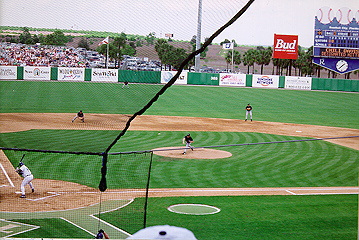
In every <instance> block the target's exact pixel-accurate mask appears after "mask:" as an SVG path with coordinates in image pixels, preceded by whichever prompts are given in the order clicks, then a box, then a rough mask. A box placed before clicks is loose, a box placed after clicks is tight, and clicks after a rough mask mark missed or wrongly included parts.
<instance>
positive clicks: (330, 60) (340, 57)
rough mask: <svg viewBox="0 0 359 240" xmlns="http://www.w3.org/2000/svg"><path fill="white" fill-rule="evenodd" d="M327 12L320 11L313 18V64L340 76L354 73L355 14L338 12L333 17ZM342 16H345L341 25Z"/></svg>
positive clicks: (358, 36)
mask: <svg viewBox="0 0 359 240" xmlns="http://www.w3.org/2000/svg"><path fill="white" fill-rule="evenodd" d="M331 11H332V9H325V8H321V9H319V13H320V14H319V15H317V16H316V17H315V27H314V46H313V63H315V64H318V65H321V66H322V67H325V68H328V69H330V70H333V71H335V72H338V73H340V74H343V73H347V72H350V71H354V70H356V69H358V68H359V17H358V16H357V15H358V14H356V15H350V14H349V13H350V12H351V10H350V9H345V8H342V9H339V10H338V12H337V15H336V16H333V15H332V12H331ZM344 13H347V14H344ZM331 16H332V18H331ZM343 16H347V17H346V22H345V23H343V19H344V18H343ZM324 17H327V19H324ZM323 20H326V21H323Z"/></svg>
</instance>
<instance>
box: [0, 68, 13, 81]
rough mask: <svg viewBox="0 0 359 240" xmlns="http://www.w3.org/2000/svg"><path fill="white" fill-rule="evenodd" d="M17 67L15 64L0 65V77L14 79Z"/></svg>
mask: <svg viewBox="0 0 359 240" xmlns="http://www.w3.org/2000/svg"><path fill="white" fill-rule="evenodd" d="M16 78H17V67H16V66H0V79H9V80H12V79H16Z"/></svg>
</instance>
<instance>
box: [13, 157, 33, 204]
mask: <svg viewBox="0 0 359 240" xmlns="http://www.w3.org/2000/svg"><path fill="white" fill-rule="evenodd" d="M15 171H16V172H17V173H18V174H19V175H20V176H22V177H23V178H24V180H22V183H21V186H20V190H21V196H20V197H21V198H26V195H25V186H26V185H27V184H29V186H30V188H31V192H34V191H35V189H34V186H33V185H32V182H31V181H32V180H33V179H34V176H33V175H32V173H31V171H30V169H28V168H27V167H26V166H25V164H24V163H23V162H20V163H19V166H18V167H17V168H16V169H15Z"/></svg>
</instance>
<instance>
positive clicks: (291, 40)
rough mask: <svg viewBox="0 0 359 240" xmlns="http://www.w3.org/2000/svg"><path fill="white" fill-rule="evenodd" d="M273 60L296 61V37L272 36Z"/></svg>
mask: <svg viewBox="0 0 359 240" xmlns="http://www.w3.org/2000/svg"><path fill="white" fill-rule="evenodd" d="M273 58H280V59H297V58H298V36H297V35H279V34H274V49H273Z"/></svg>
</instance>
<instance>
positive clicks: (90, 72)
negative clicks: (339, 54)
mask: <svg viewBox="0 0 359 240" xmlns="http://www.w3.org/2000/svg"><path fill="white" fill-rule="evenodd" d="M164 73H166V72H165V71H164V72H159V71H132V70H119V69H96V68H88V69H84V68H60V67H59V68H58V67H33V66H24V67H14V66H0V80H1V79H3V80H42V81H46V80H53V81H56V80H58V81H99V82H126V81H127V82H129V83H152V84H161V83H162V84H164V83H166V82H168V80H169V79H165V77H166V76H168V75H166V74H164ZM173 75H174V74H173ZM176 84H190V85H212V86H233V87H256V88H285V89H294V90H326V91H345V92H359V80H349V79H333V78H312V77H299V76H276V75H258V74H253V75H252V74H231V73H196V72H185V71H184V72H182V74H181V76H180V78H179V80H178V81H176Z"/></svg>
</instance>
